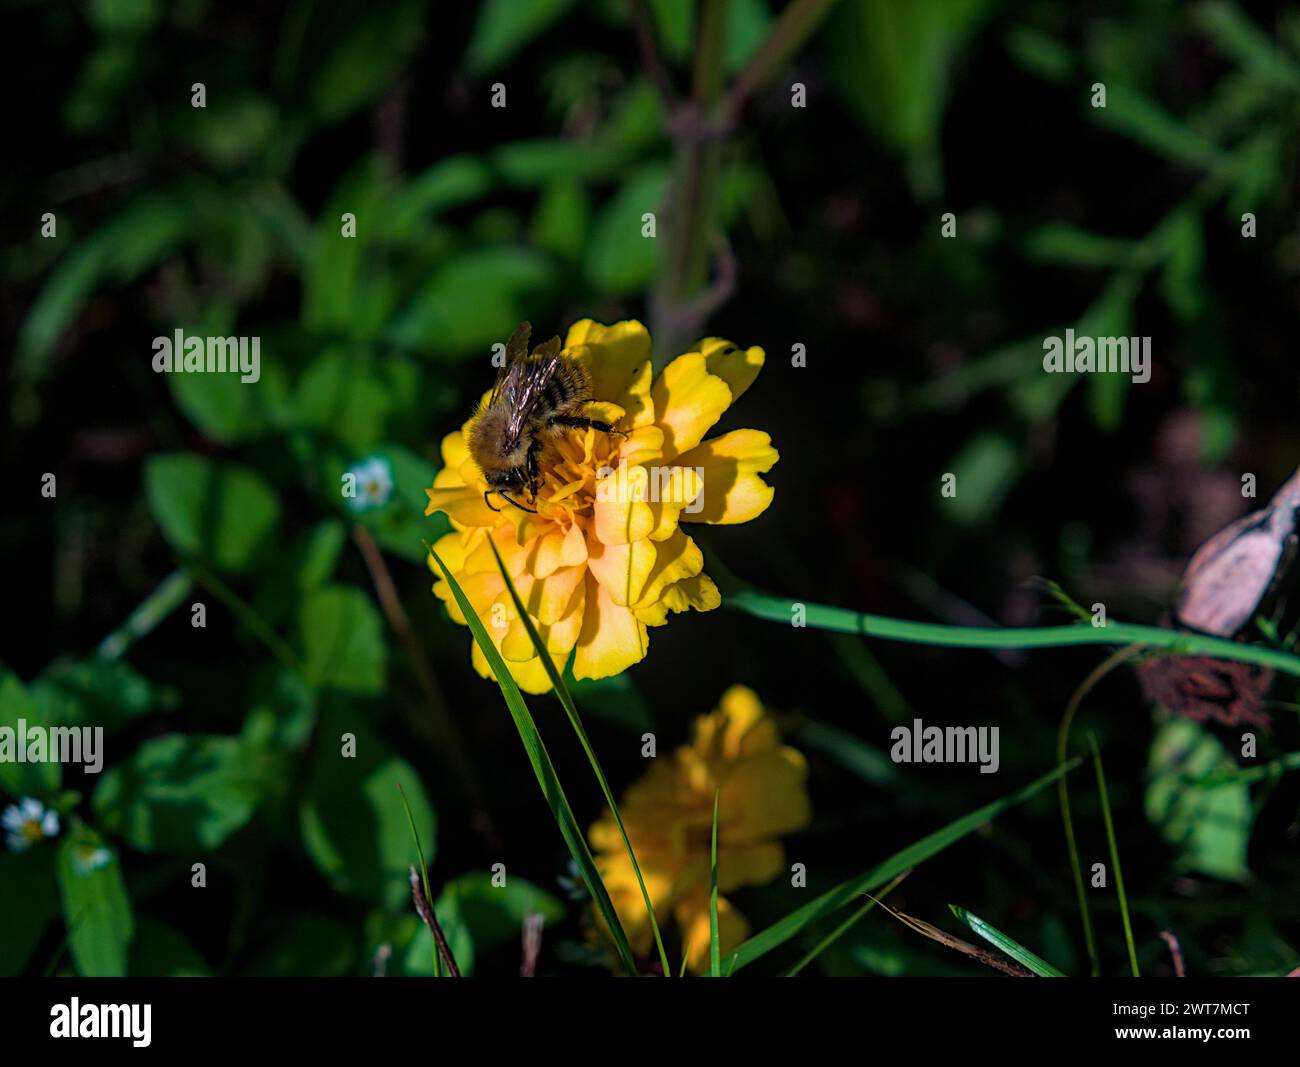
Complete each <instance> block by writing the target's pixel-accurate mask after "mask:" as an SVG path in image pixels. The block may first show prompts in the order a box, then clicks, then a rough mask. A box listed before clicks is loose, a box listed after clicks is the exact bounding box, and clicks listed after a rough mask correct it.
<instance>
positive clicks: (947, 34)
mask: <svg viewBox="0 0 1300 1067" xmlns="http://www.w3.org/2000/svg"><path fill="white" fill-rule="evenodd" d="M990 12H991V5H990V4H989V3H987V2H986V0H912V2H910V3H905V4H900V3H897V0H842V2H841V3H839V4H837V5H836V6H835V9H834V10H833V11H832V12H831V15H830V17H829V18H828V19H827V20H826V26H825V29H824V32H823V34H822V42H823V44H824V46H825V48H826V52H827V59H828V67H829V70H830V74H831V78H832V79H833V80H834V81H835V83H836V84H837V85H838V86H839V90H840V93H841V95H842V96H843V98H844V101H845V103H846V104H847V105H848V107H849V110H850V111H851V112H852V113H853V114H854V116H855V117H856V118H857V119H858V121H859V122H861V123H862V124H863V125H864V126H865V127H866V128H867V130H868V131H870V132H871V133H872V134H873V135H874V136H875V137H876V138H877V139H878V140H879V141H880V142H881V143H882V144H883V145H884V146H885V147H886V148H889V149H891V150H893V151H895V152H897V153H899V154H902V155H905V156H907V157H909V158H910V159H912V160H913V161H914V162H916V161H920V160H922V159H924V158H925V157H926V156H929V155H932V154H933V153H935V152H936V151H937V146H938V137H939V124H940V122H941V120H942V118H943V109H944V106H945V104H946V103H947V99H948V89H949V77H950V72H951V70H952V67H953V57H954V55H955V54H956V52H957V51H958V50H959V49H960V47H961V46H962V44H963V43H964V42H965V40H966V38H967V37H968V36H970V34H971V33H973V32H974V30H975V29H976V27H977V26H978V25H979V24H980V23H981V22H982V21H983V20H984V19H985V18H986V17H987V16H988V15H989V14H990Z"/></svg>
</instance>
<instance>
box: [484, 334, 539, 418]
mask: <svg viewBox="0 0 1300 1067" xmlns="http://www.w3.org/2000/svg"><path fill="white" fill-rule="evenodd" d="M532 332H533V325H532V323H530V322H521V323H520V324H519V325H518V326H516V327H515V332H514V333H512V334H511V335H510V340H508V341H507V342H506V361H505V363H504V364H503V365H502V367H501V369H500V370H499V371H497V380H496V381H495V382H494V383H493V385H492V395H491V396H490V397H488V406H489V407H490V406H491V405H493V404H495V403H496V401H497V398H498V397H499V396H501V394H502V392H503V390H504V388H505V384H506V382H507V381H508V380H509V379H510V377H511V374H512V372H514V370H515V368H516V367H518V366H519V364H521V363H523V362H524V361H525V360H526V359H527V358H528V338H529V337H530V336H531V335H532Z"/></svg>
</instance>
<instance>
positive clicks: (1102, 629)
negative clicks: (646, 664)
mask: <svg viewBox="0 0 1300 1067" xmlns="http://www.w3.org/2000/svg"><path fill="white" fill-rule="evenodd" d="M711 568H712V565H711ZM710 573H712V569H711V571H710ZM722 604H723V607H726V608H730V609H731V610H733V611H740V612H743V613H744V614H746V615H753V616H754V617H755V618H759V619H766V620H768V621H769V622H780V623H783V624H784V625H786V626H789V625H790V620H791V619H792V618H793V617H794V614H793V612H794V609H795V607H796V605H798V606H800V607H802V609H803V617H804V623H805V625H807V626H810V627H812V628H813V629H814V630H831V631H834V632H837V633H846V634H864V635H865V636H867V637H878V638H880V639H882V640H885V641H904V642H909V643H911V644H919V645H935V646H939V647H942V648H1063V647H1066V646H1069V645H1138V646H1141V647H1142V648H1159V649H1165V650H1167V651H1168V652H1170V653H1172V654H1176V655H1181V656H1190V655H1201V656H1210V657H1212V658H1214V659H1228V660H1236V661H1237V662H1239V663H1255V664H1258V665H1259V666H1261V667H1272V668H1273V669H1274V670H1278V671H1281V672H1283V673H1284V674H1289V675H1292V676H1293V677H1296V678H1300V656H1296V655H1293V654H1292V653H1290V652H1284V651H1282V650H1281V649H1276V648H1266V647H1264V646H1263V645H1247V644H1243V643H1242V642H1240V641H1229V640H1228V639H1227V638H1223V637H1210V636H1208V635H1206V634H1196V633H1192V632H1190V631H1184V630H1167V629H1164V628H1162V627H1159V626H1139V625H1137V624H1135V623H1124V622H1108V623H1107V624H1106V625H1105V626H1092V625H1090V624H1088V623H1079V624H1073V625H1068V626H1021V627H997V626H947V625H944V624H942V623H934V622H912V621H910V620H907V619H893V618H890V617H889V616H887V615H869V614H866V613H865V612H860V611H852V610H850V609H849V608H836V607H829V606H828V605H826V604H813V603H810V602H808V601H804V600H799V601H795V600H792V599H790V598H789V597H780V596H775V595H773V594H772V593H765V592H763V591H761V590H759V589H754V588H752V587H750V586H746V585H738V586H737V587H734V588H731V589H728V590H724V592H723V596H722Z"/></svg>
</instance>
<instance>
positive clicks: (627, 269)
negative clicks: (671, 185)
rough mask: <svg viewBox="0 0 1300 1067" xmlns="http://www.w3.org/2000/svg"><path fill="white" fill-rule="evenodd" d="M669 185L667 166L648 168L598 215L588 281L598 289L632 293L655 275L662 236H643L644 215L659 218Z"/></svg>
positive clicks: (588, 261) (590, 244) (589, 251)
mask: <svg viewBox="0 0 1300 1067" xmlns="http://www.w3.org/2000/svg"><path fill="white" fill-rule="evenodd" d="M667 182H668V169H667V168H666V167H663V166H653V167H648V168H645V169H643V170H641V171H639V172H638V173H636V174H634V175H633V176H632V177H630V178H629V179H628V180H627V181H626V182H624V184H623V187H622V188H621V189H620V190H619V191H618V192H617V193H616V194H615V195H614V197H613V199H611V200H610V201H609V202H608V203H607V204H605V206H604V207H602V208H601V209H600V211H599V212H597V215H596V221H595V224H594V225H593V226H592V231H591V239H590V241H589V242H588V244H587V259H586V274H587V279H588V281H590V282H591V284H592V285H593V286H594V287H595V288H596V289H598V290H600V291H602V292H608V293H631V292H634V291H635V290H637V289H640V288H643V287H644V286H645V285H646V284H647V283H648V282H649V281H650V280H651V279H652V278H653V277H654V276H655V272H656V270H657V269H658V264H659V247H660V244H659V237H644V236H642V232H641V231H642V227H643V226H644V221H643V219H642V216H643V215H645V214H646V213H653V214H655V215H658V213H659V211H660V209H661V208H662V205H663V196H664V188H665V186H666V185H667Z"/></svg>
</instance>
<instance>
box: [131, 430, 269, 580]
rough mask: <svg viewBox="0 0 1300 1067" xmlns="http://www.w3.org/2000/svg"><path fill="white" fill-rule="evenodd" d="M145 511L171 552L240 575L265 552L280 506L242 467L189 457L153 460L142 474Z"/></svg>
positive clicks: (179, 455) (180, 455) (258, 479)
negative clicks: (165, 540) (147, 507)
mask: <svg viewBox="0 0 1300 1067" xmlns="http://www.w3.org/2000/svg"><path fill="white" fill-rule="evenodd" d="M144 486H145V495H146V497H147V498H148V500H149V510H150V512H151V513H152V514H153V517H154V518H155V519H156V520H157V522H158V525H159V526H160V527H162V532H163V534H164V536H166V538H167V540H168V541H169V542H170V543H171V545H172V547H173V548H175V549H177V550H178V551H179V552H181V553H183V554H186V555H191V556H196V557H198V558H199V559H200V560H203V561H205V562H208V563H211V564H212V565H214V566H215V567H218V568H219V569H221V570H226V571H242V570H245V569H247V568H248V567H249V566H251V565H252V564H253V562H254V561H255V560H256V558H257V556H258V554H259V553H260V552H261V551H262V550H263V549H265V548H266V547H267V544H268V542H269V541H270V538H271V535H272V534H273V532H274V531H275V528H276V526H277V524H278V523H279V519H280V505H279V502H278V500H277V499H276V495H275V493H274V491H273V490H272V489H271V487H270V486H268V485H267V484H266V482H265V481H263V480H262V477H261V476H260V475H259V474H256V473H255V472H253V471H251V470H248V469H247V468H245V467H237V466H235V465H234V464H229V463H218V462H216V461H214V460H210V459H206V458H204V457H203V456H197V455H192V454H189V453H166V454H163V455H155V456H151V457H150V458H149V460H148V462H146V464H145V468H144Z"/></svg>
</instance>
